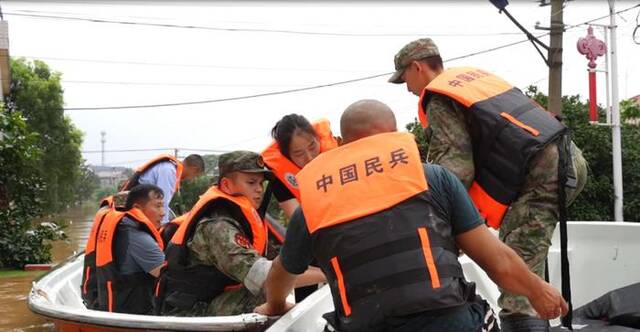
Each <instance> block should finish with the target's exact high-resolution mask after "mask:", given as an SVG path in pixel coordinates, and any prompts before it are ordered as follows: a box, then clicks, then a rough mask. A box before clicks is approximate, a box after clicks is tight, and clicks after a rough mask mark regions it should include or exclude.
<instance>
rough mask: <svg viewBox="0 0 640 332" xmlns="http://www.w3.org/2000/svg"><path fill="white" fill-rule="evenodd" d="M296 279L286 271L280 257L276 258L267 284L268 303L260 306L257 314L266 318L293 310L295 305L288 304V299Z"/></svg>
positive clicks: (256, 310)
mask: <svg viewBox="0 0 640 332" xmlns="http://www.w3.org/2000/svg"><path fill="white" fill-rule="evenodd" d="M296 277H297V276H296V275H295V274H291V273H289V272H287V270H285V269H284V267H283V266H282V261H281V260H280V256H278V257H276V259H274V260H273V264H271V271H269V275H268V276H267V282H266V283H265V293H266V295H267V303H265V304H263V305H261V306H258V307H257V308H256V309H255V312H257V313H259V314H263V315H266V316H279V315H283V314H285V313H286V312H287V311H289V310H290V309H291V308H293V304H291V303H288V302H287V301H286V298H287V295H289V294H290V293H291V291H292V290H293V286H294V284H295V281H296Z"/></svg>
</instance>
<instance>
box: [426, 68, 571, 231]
mask: <svg viewBox="0 0 640 332" xmlns="http://www.w3.org/2000/svg"><path fill="white" fill-rule="evenodd" d="M435 94H439V95H444V96H447V97H449V98H451V99H453V100H454V101H456V102H458V103H459V104H460V105H462V106H463V107H464V109H465V117H467V123H468V126H469V127H470V128H469V134H470V137H471V141H472V144H473V149H474V150H473V157H474V166H475V178H474V182H473V184H472V185H471V187H470V188H469V195H470V196H471V198H472V199H473V202H474V203H475V205H476V207H477V208H478V210H479V211H480V214H481V215H482V216H483V217H484V218H485V219H486V220H487V224H488V225H489V226H491V227H493V228H496V229H498V228H499V227H500V224H501V223H502V219H503V217H504V215H505V213H506V211H507V208H508V207H509V205H510V204H511V203H512V202H513V201H514V200H515V199H516V198H517V197H518V196H519V194H520V189H521V188H522V185H523V183H524V181H525V177H526V173H527V169H528V164H529V161H530V160H531V159H532V158H533V156H534V155H535V154H536V153H537V152H538V151H540V150H542V149H543V148H545V147H546V146H547V145H548V144H549V143H551V142H554V141H556V140H557V139H558V137H560V136H562V135H564V134H565V133H566V131H567V128H566V127H565V126H564V125H563V124H562V123H561V122H560V121H559V120H558V119H557V118H555V117H554V116H553V115H552V114H551V113H549V112H547V111H546V110H545V109H543V108H542V107H540V105H538V104H537V103H535V102H533V101H532V100H531V99H529V98H528V97H527V96H525V95H524V94H523V93H522V92H521V91H520V90H518V89H517V88H515V87H513V86H512V85H511V84H509V83H507V82H506V81H504V80H503V79H501V78H499V77H498V76H495V75H493V74H491V73H489V72H487V71H484V70H481V69H477V68H472V67H460V68H450V69H447V70H445V71H444V72H442V73H441V74H440V75H438V76H437V77H436V78H435V79H434V80H433V81H431V83H429V84H428V85H427V87H426V88H425V89H424V90H423V92H422V95H421V97H420V103H419V113H418V115H419V116H420V122H421V124H422V126H423V127H425V128H426V127H428V126H429V119H428V118H427V115H426V108H427V105H428V104H429V102H430V100H431V98H432V97H433V95H435Z"/></svg>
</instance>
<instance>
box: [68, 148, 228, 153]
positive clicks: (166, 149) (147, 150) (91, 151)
mask: <svg viewBox="0 0 640 332" xmlns="http://www.w3.org/2000/svg"><path fill="white" fill-rule="evenodd" d="M168 150H170V151H175V150H179V151H199V152H219V153H225V152H229V150H220V149H191V148H150V149H121V150H104V152H105V153H121V152H151V151H168ZM80 152H82V153H102V150H85V151H80Z"/></svg>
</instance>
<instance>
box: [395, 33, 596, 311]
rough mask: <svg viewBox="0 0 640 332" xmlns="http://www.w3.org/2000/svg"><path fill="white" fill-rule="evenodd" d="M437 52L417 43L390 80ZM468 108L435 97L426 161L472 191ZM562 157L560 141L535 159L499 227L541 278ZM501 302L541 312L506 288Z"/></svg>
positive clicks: (574, 157)
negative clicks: (436, 165)
mask: <svg viewBox="0 0 640 332" xmlns="http://www.w3.org/2000/svg"><path fill="white" fill-rule="evenodd" d="M436 56H440V51H439V50H438V47H437V46H436V44H435V43H434V42H433V41H432V40H431V39H429V38H422V39H418V40H415V41H412V42H411V43H409V44H407V45H405V46H404V47H403V48H402V49H401V50H400V51H399V52H398V53H397V54H396V56H395V58H394V64H395V69H396V72H395V73H394V74H393V75H392V76H391V78H389V82H391V83H396V84H400V83H405V78H404V72H405V71H406V68H407V67H408V66H409V65H410V64H411V63H412V62H413V61H416V60H421V59H426V58H432V57H436ZM420 79H424V78H420ZM421 83H425V82H418V81H415V80H413V79H412V84H418V85H419V84H421ZM425 84H426V83H425ZM407 87H409V82H407ZM412 88H414V89H415V88H416V86H413V87H412ZM420 88H424V87H420ZM412 92H414V93H415V92H416V91H412ZM465 112H466V110H465V109H464V107H463V106H462V105H460V104H459V103H457V102H455V101H454V100H453V99H450V98H449V97H446V96H443V95H437V94H436V95H433V96H432V98H431V100H430V102H429V104H428V105H426V113H427V114H426V115H427V119H428V123H429V126H428V128H427V129H426V131H425V136H426V138H427V141H428V142H429V153H428V157H427V159H428V160H429V161H430V162H432V163H434V164H438V165H442V166H443V167H445V168H447V169H449V170H450V171H451V172H453V173H454V174H455V175H456V176H457V177H458V178H459V179H460V180H461V181H462V183H463V184H464V185H465V187H466V188H467V189H468V188H469V187H471V184H472V182H473V179H474V177H475V166H474V159H473V143H472V141H471V136H470V134H469V131H468V124H467V121H468V120H467V118H466V116H465ZM570 150H571V167H569V169H568V174H567V175H568V177H570V178H573V179H574V183H573V187H572V188H569V187H567V188H566V199H567V204H570V203H571V202H573V200H574V199H575V197H576V196H577V195H578V193H579V192H580V191H581V190H582V188H583V187H584V184H585V181H586V177H587V164H586V161H585V159H584V158H583V157H582V152H581V151H580V149H578V147H576V146H575V144H574V143H573V142H571V144H570ZM558 159H559V155H558V148H557V145H556V144H554V143H551V144H549V146H547V147H546V148H544V149H543V150H542V151H540V152H539V153H538V154H537V155H536V156H535V157H534V158H533V159H532V160H531V162H530V163H529V171H528V174H527V176H526V178H525V183H524V185H523V187H522V190H521V194H520V196H519V197H518V198H517V199H516V200H515V201H514V202H513V203H511V205H510V206H509V209H508V210H507V212H506V214H505V216H504V219H503V221H502V225H501V227H500V235H499V236H500V239H501V240H502V241H503V242H504V243H506V244H507V245H508V246H509V247H511V248H512V249H513V250H515V252H517V253H518V255H520V257H522V258H523V260H524V261H525V263H526V264H527V265H528V267H529V269H530V270H531V271H533V272H534V273H536V274H537V275H539V276H541V277H543V276H544V264H545V258H546V257H547V253H548V251H549V246H550V245H551V236H552V235H553V231H554V229H555V226H556V222H557V220H558V215H559V212H558V198H557V197H558V196H557V195H558V171H557V170H558ZM498 304H499V305H500V307H501V308H502V309H503V310H502V312H501V313H500V314H501V316H504V315H509V314H512V313H520V314H526V315H529V316H535V315H536V314H535V312H534V310H533V308H532V307H531V305H530V304H529V301H528V300H527V299H526V298H525V297H522V296H516V295H513V294H510V293H508V292H506V291H502V295H501V296H500V299H499V300H498Z"/></svg>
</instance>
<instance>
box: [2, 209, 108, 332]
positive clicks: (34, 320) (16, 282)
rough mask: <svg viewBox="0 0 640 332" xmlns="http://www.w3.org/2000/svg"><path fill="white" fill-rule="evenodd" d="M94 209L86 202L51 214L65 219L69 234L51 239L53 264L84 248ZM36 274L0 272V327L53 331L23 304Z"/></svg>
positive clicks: (44, 320) (25, 303) (4, 329)
mask: <svg viewBox="0 0 640 332" xmlns="http://www.w3.org/2000/svg"><path fill="white" fill-rule="evenodd" d="M95 212H96V206H95V205H91V204H87V205H83V206H79V207H74V208H72V209H69V210H68V211H66V212H65V213H62V214H60V215H58V216H57V217H56V218H55V220H64V221H65V222H66V223H67V228H66V229H65V233H67V236H68V237H69V238H68V239H67V240H66V241H58V242H55V243H53V251H52V255H53V263H54V264H56V263H59V262H61V261H63V260H65V258H67V257H69V256H71V255H73V254H75V253H76V252H78V251H80V250H82V249H84V245H85V243H86V241H87V236H89V231H90V229H91V222H92V221H93V216H94V214H95ZM39 274H41V273H39V272H33V273H21V275H20V276H8V277H2V276H0V331H38V332H40V331H54V328H53V324H51V323H49V322H47V320H46V319H44V318H42V317H40V316H38V315H35V314H33V313H31V311H29V309H28V308H27V294H28V293H29V290H30V289H31V282H32V281H33V279H34V278H35V277H37V276H38V275H39Z"/></svg>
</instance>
